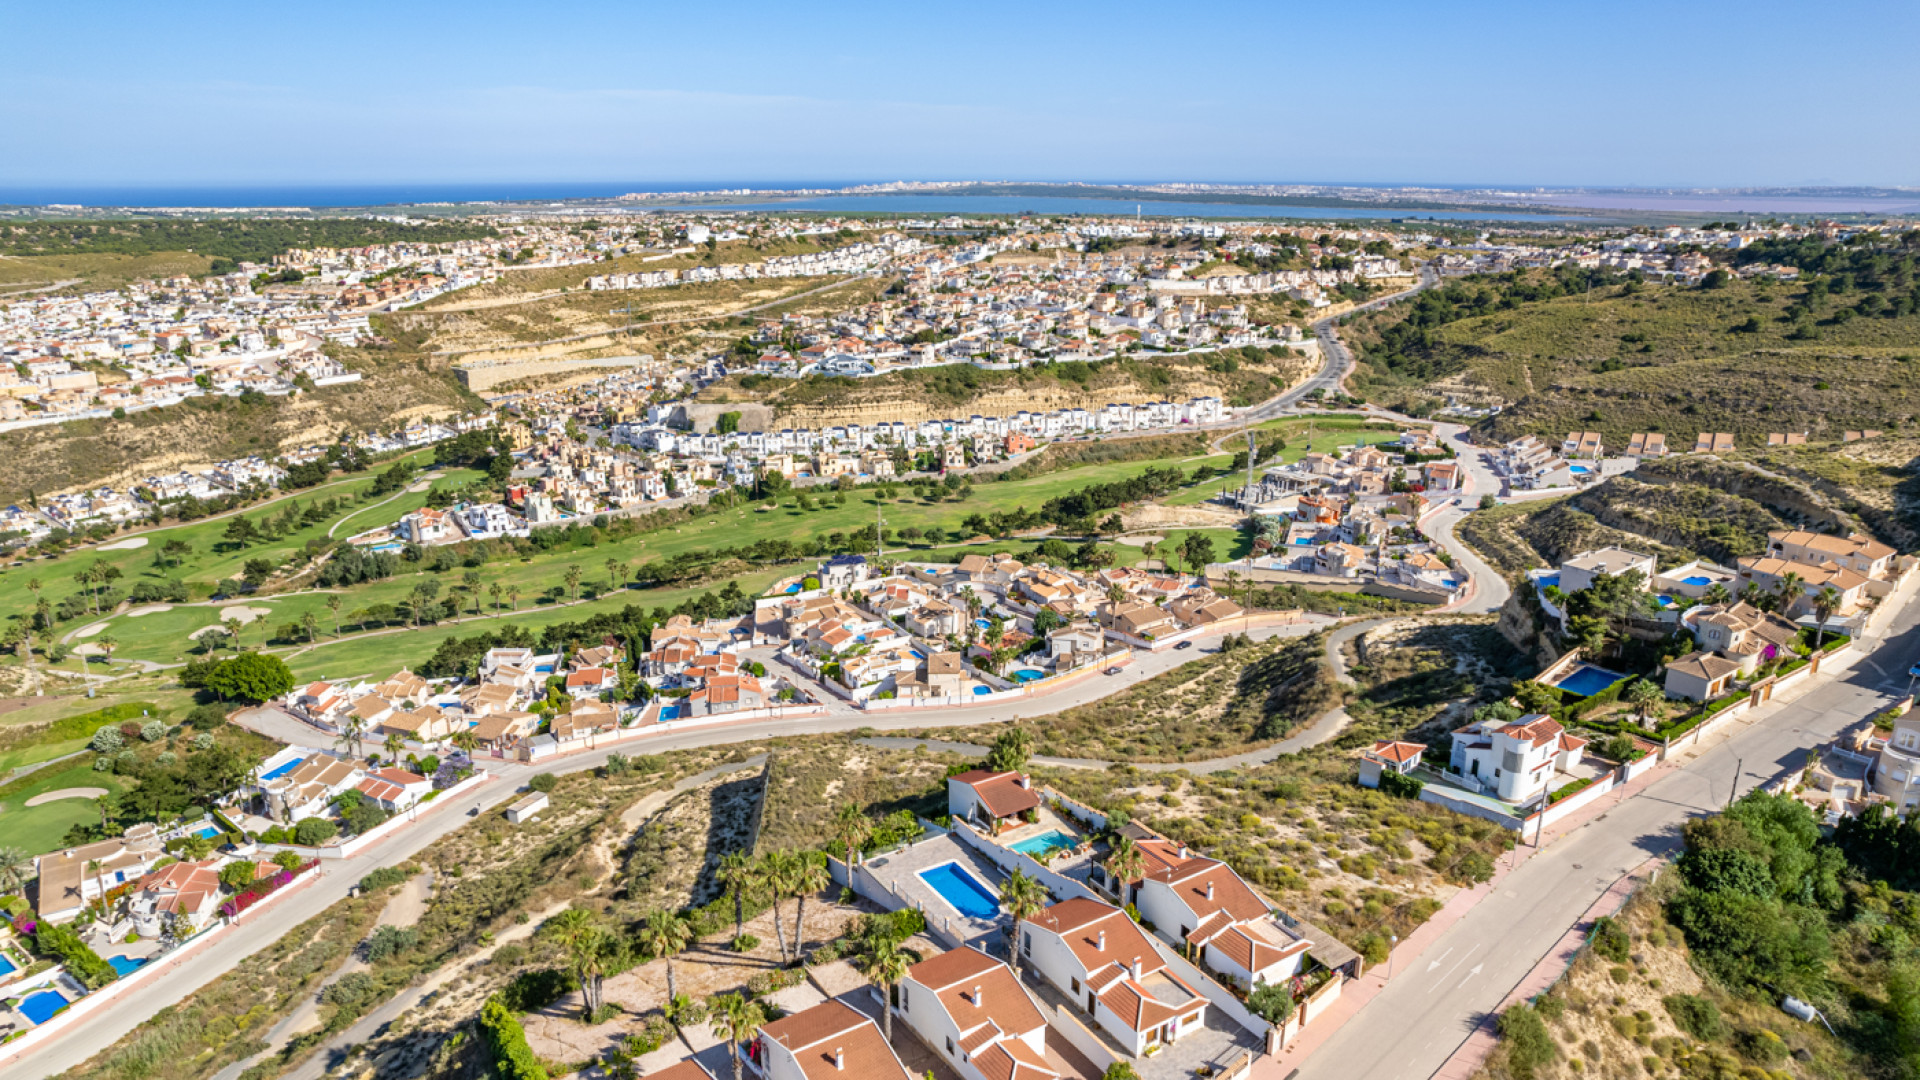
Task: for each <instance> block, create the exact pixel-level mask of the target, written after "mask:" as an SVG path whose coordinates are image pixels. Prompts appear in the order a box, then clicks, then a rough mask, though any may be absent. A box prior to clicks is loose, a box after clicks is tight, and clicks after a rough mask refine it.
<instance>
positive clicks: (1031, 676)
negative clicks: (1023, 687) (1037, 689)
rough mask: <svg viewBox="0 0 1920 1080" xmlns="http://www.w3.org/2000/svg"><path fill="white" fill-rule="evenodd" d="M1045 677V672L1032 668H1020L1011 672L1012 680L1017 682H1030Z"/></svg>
mask: <svg viewBox="0 0 1920 1080" xmlns="http://www.w3.org/2000/svg"><path fill="white" fill-rule="evenodd" d="M1046 677H1047V673H1046V672H1044V671H1036V670H1034V669H1033V668H1021V669H1020V670H1019V671H1016V672H1014V673H1013V681H1014V682H1018V683H1030V682H1033V681H1034V680H1035V679H1044V678H1046Z"/></svg>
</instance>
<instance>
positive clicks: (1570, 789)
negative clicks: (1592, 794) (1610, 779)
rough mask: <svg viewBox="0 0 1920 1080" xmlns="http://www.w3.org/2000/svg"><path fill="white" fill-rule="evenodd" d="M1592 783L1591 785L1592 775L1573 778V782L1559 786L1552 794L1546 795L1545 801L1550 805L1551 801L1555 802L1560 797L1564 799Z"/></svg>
mask: <svg viewBox="0 0 1920 1080" xmlns="http://www.w3.org/2000/svg"><path fill="white" fill-rule="evenodd" d="M1592 785H1593V777H1591V776H1587V777H1582V778H1581V779H1579V780H1575V781H1574V782H1573V783H1571V784H1568V785H1566V786H1564V787H1562V788H1560V789H1559V790H1558V791H1555V792H1554V793H1553V794H1552V795H1549V796H1547V803H1548V805H1552V804H1553V803H1557V802H1559V801H1560V800H1561V799H1564V798H1566V797H1567V796H1569V795H1572V794H1574V793H1575V792H1578V791H1583V790H1585V789H1586V788H1588V787H1591V786H1592Z"/></svg>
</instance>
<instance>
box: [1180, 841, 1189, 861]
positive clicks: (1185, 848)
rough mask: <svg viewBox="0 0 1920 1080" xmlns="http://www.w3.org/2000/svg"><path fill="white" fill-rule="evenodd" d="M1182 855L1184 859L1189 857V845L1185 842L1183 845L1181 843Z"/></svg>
mask: <svg viewBox="0 0 1920 1080" xmlns="http://www.w3.org/2000/svg"><path fill="white" fill-rule="evenodd" d="M1180 857H1181V858H1182V859H1184V858H1186V857H1187V845H1185V844H1181V845H1180Z"/></svg>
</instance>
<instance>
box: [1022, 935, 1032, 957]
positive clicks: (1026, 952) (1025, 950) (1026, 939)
mask: <svg viewBox="0 0 1920 1080" xmlns="http://www.w3.org/2000/svg"><path fill="white" fill-rule="evenodd" d="M1020 955H1022V956H1032V955H1033V934H1031V933H1026V934H1021V935H1020Z"/></svg>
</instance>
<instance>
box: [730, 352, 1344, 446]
mask: <svg viewBox="0 0 1920 1080" xmlns="http://www.w3.org/2000/svg"><path fill="white" fill-rule="evenodd" d="M1313 367H1314V364H1313V361H1311V360H1309V359H1308V358H1307V357H1306V356H1304V355H1302V354H1299V353H1295V352H1293V351H1291V350H1289V349H1286V348H1284V347H1280V348H1274V349H1259V348H1244V349H1234V350H1227V351H1224V352H1219V353H1207V354H1201V355H1197V356H1168V357H1129V358H1126V359H1121V360H1109V361H1103V362H1100V363H1093V364H1088V363H1081V362H1078V361H1069V362H1067V363H1062V364H1052V365H1049V366H1047V367H1044V368H1023V369H1021V370H1018V371H985V370H982V369H980V368H977V367H974V366H972V365H970V364H956V365H952V366H948V367H938V368H928V369H924V370H917V371H905V372H900V373H898V374H893V375H880V376H875V377H873V378H867V379H849V378H833V377H827V376H809V377H808V378H805V379H799V380H785V379H772V378H765V377H755V376H751V375H749V376H744V377H743V376H731V377H729V378H727V379H724V380H722V381H721V382H719V383H716V384H714V385H713V386H711V387H708V388H707V389H706V390H705V391H704V392H702V394H701V400H702V401H706V402H739V401H758V402H762V403H765V404H767V405H769V406H771V407H772V408H773V409H774V411H775V414H776V415H777V416H778V417H779V418H780V419H781V421H782V423H783V424H788V423H790V424H792V425H793V426H795V427H799V426H808V427H821V426H828V425H833V424H845V423H865V422H871V421H875V420H908V421H912V420H931V419H938V418H941V417H946V416H953V415H956V414H970V413H979V414H981V415H983V416H991V415H995V414H999V415H1011V414H1013V413H1017V412H1019V411H1021V410H1023V409H1025V410H1031V411H1045V410H1049V409H1066V408H1083V409H1098V408H1100V407H1101V406H1103V405H1105V404H1107V403H1108V402H1126V403H1131V402H1143V401H1161V400H1165V399H1167V398H1174V399H1176V400H1186V399H1188V398H1194V397H1201V396H1205V395H1213V396H1216V397H1219V398H1221V399H1222V400H1224V401H1225V402H1227V404H1229V405H1248V404H1252V403H1253V402H1257V401H1262V400H1265V399H1266V398H1269V397H1272V396H1273V395H1275V394H1278V393H1280V392H1281V391H1282V390H1285V389H1286V388H1287V387H1289V386H1292V385H1293V384H1295V383H1297V382H1299V381H1300V380H1301V379H1304V378H1306V377H1307V376H1308V375H1309V374H1311V373H1312V370H1313Z"/></svg>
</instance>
